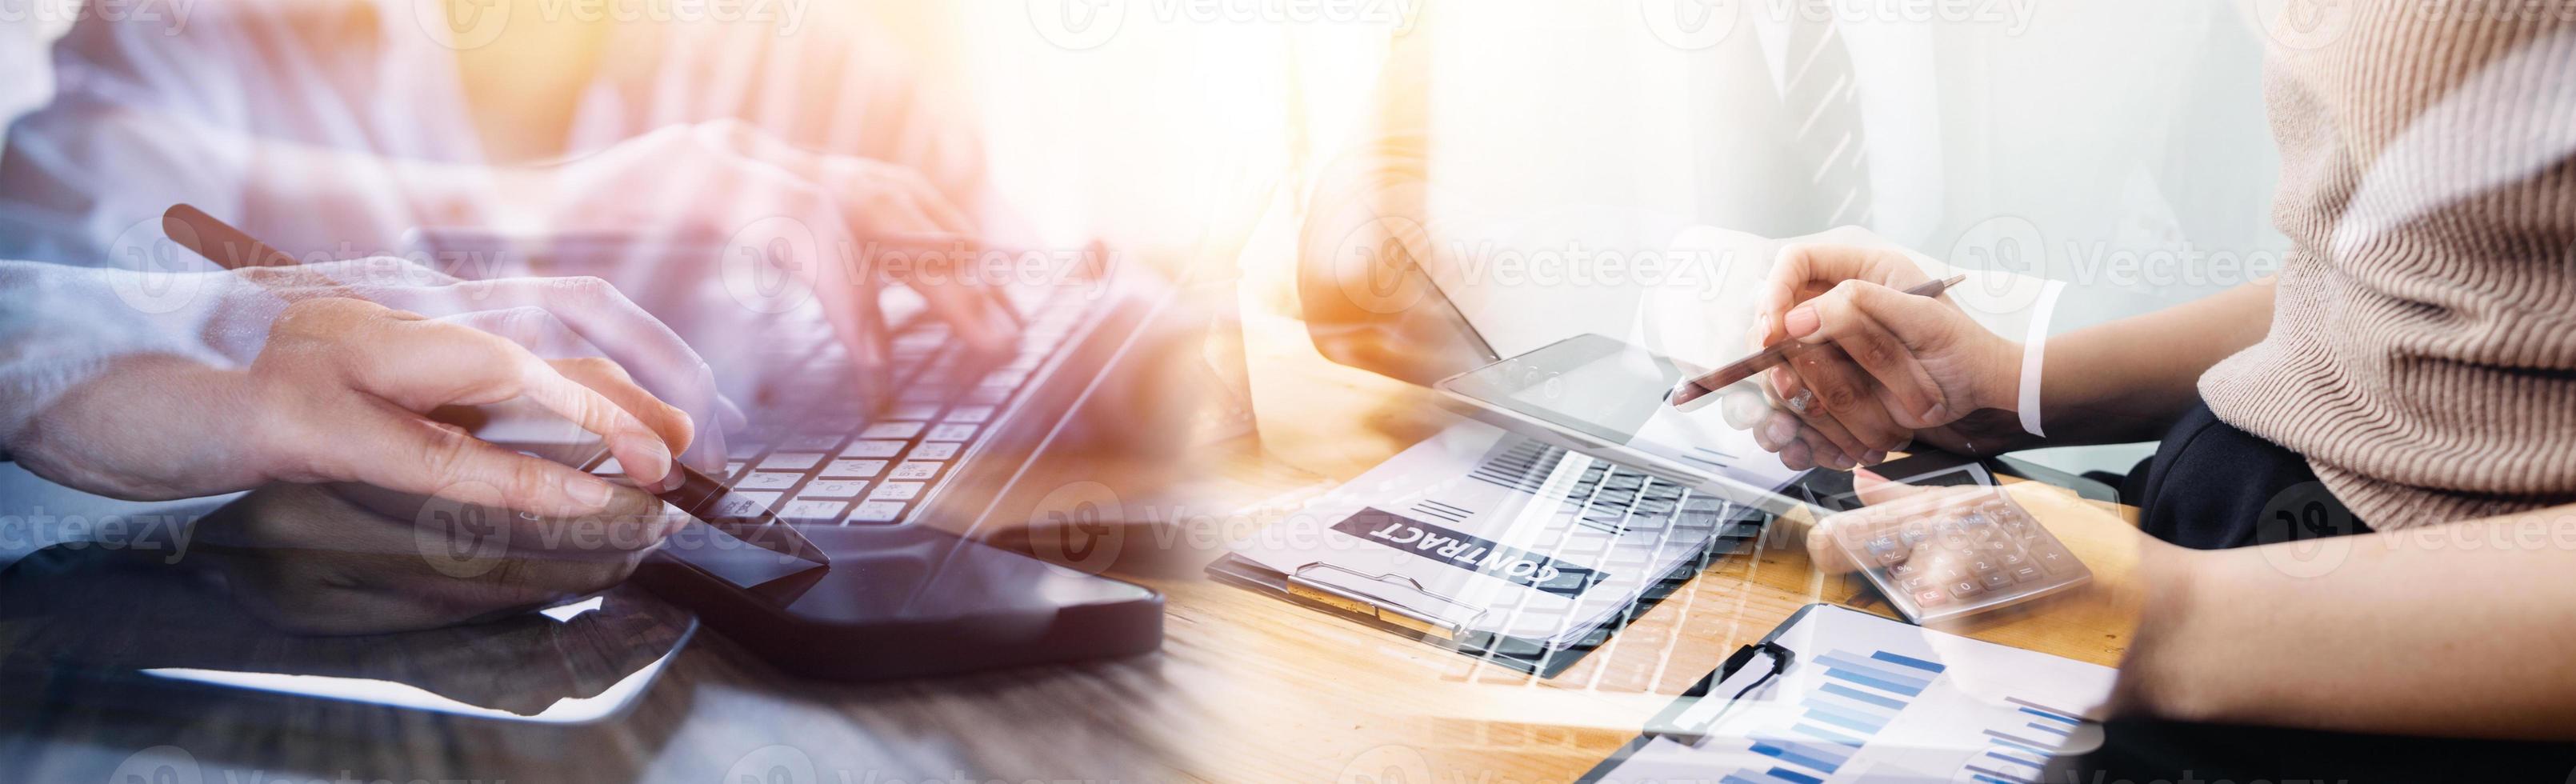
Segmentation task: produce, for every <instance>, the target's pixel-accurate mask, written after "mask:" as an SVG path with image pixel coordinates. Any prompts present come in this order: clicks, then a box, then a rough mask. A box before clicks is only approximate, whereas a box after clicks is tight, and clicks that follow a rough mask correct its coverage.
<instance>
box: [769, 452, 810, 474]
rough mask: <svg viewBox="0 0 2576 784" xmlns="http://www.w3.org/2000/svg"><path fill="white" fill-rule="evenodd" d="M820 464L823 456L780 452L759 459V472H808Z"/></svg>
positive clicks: (808, 453)
mask: <svg viewBox="0 0 2576 784" xmlns="http://www.w3.org/2000/svg"><path fill="white" fill-rule="evenodd" d="M822 462H823V456H822V455H820V454H816V453H813V452H780V453H778V454H774V455H770V456H768V457H765V458H761V460H760V470H763V471H808V470H812V469H813V468H814V466H816V465H818V464H821V463H822Z"/></svg>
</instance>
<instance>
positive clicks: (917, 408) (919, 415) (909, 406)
mask: <svg viewBox="0 0 2576 784" xmlns="http://www.w3.org/2000/svg"><path fill="white" fill-rule="evenodd" d="M936 416H939V404H937V403H905V404H902V405H899V406H895V407H894V408H893V409H891V410H889V411H887V412H886V418H887V419H930V418H933V417H936Z"/></svg>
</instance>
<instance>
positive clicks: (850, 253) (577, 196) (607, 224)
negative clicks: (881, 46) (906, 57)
mask: <svg viewBox="0 0 2576 784" xmlns="http://www.w3.org/2000/svg"><path fill="white" fill-rule="evenodd" d="M542 179H543V180H544V181H545V185H543V186H542V187H543V189H544V190H545V191H546V192H547V193H549V194H550V195H549V196H548V197H547V198H548V199H550V201H549V204H548V206H547V207H545V208H544V209H545V210H546V211H547V212H548V214H552V215H555V216H558V217H557V218H556V219H555V220H554V221H553V222H554V223H555V224H556V228H562V229H575V230H608V231H634V230H637V229H638V227H644V228H645V229H646V230H650V231H658V232H670V233H674V234H679V233H689V232H696V233H703V234H709V235H714V236H722V237H726V238H728V241H727V243H726V247H725V250H724V253H725V254H727V256H726V258H723V259H717V260H713V261H717V262H719V263H720V264H721V265H722V267H723V270H722V273H721V274H725V275H730V276H733V278H734V279H731V280H728V281H727V283H728V285H740V284H748V285H750V286H757V285H758V284H757V283H756V282H752V281H748V280H744V279H746V278H752V277H755V276H759V275H764V274H768V273H769V272H770V270H769V269H766V268H770V267H774V268H776V269H777V271H778V272H783V273H785V274H787V275H790V276H792V277H794V278H795V279H796V280H797V281H798V282H799V283H801V284H802V285H804V286H806V287H808V288H809V289H810V290H811V291H812V292H813V293H814V295H815V296H816V297H817V298H818V299H819V300H820V301H821V304H822V306H823V310H824V313H825V315H826V316H827V317H828V318H829V319H830V320H831V322H832V326H833V329H834V331H835V333H836V334H837V335H838V336H839V337H840V339H841V342H842V344H843V346H844V347H846V348H847V349H848V350H849V352H850V355H851V358H852V360H853V362H854V364H856V365H857V366H858V370H859V372H860V374H861V377H860V378H859V379H857V380H858V381H860V382H861V383H862V388H863V389H867V388H874V387H876V386H878V385H880V384H881V383H882V380H883V374H884V368H885V365H886V364H887V362H888V359H887V355H888V353H889V352H888V350H887V347H886V345H885V340H886V334H885V324H884V323H883V316H882V315H881V314H880V312H879V310H878V302H877V294H878V290H877V288H876V285H877V279H878V277H879V276H881V275H882V276H884V277H886V278H888V279H892V280H897V281H900V282H903V283H905V284H906V285H908V286H910V287H911V288H912V289H914V290H915V291H917V292H919V293H920V294H921V295H922V297H923V299H924V300H926V301H927V302H928V304H929V306H930V309H931V311H932V312H933V313H934V314H936V315H938V316H939V317H940V318H941V319H942V320H945V321H947V322H948V323H949V324H950V325H951V326H952V327H953V328H954V329H955V332H956V334H957V335H958V337H959V338H960V339H962V340H964V341H965V342H966V343H967V345H969V346H971V347H973V348H975V349H978V350H981V351H983V352H986V353H997V352H1000V351H1002V350H1003V349H1005V348H1006V347H1008V346H1010V345H1012V344H1013V342H1014V341H1016V340H1017V338H1018V330H1019V327H1020V324H1019V322H1018V318H1017V316H1016V314H1015V313H1014V312H1013V311H1012V310H1011V309H1010V307H1009V304H1008V302H1007V301H1006V300H1004V299H1003V298H1002V295H1001V292H1000V289H999V288H997V287H996V286H994V285H991V284H993V283H997V282H998V281H986V280H980V279H978V278H977V277H976V276H975V274H974V273H976V272H977V271H978V265H976V264H974V263H973V262H975V261H977V260H978V259H979V258H980V256H981V254H982V248H981V246H980V245H979V244H978V242H977V239H976V236H977V230H976V227H975V225H974V224H973V222H971V221H970V220H968V219H967V217H966V214H965V212H964V211H963V210H960V209H958V208H957V207H956V206H955V205H953V204H951V203H949V201H948V200H947V198H946V197H945V196H943V195H941V194H940V192H939V191H938V190H937V189H936V188H935V187H933V186H932V185H931V184H930V183H929V181H928V180H927V179H925V178H924V177H922V176H921V175H920V174H919V173H918V172H916V171H914V170H912V169H909V168H905V167H902V166H898V165H895V164H890V163H885V162H882V161H874V160H868V159H865V158H858V157H853V156H846V155H833V154H828V153H819V152H813V151H809V150H804V149H800V148H797V147H795V146H793V145H789V144H786V143H784V142H781V141H779V140H777V139H775V138H773V137H770V136H768V135H767V134H765V133H763V132H761V131H760V130H758V129H757V128H754V127H752V126H750V125H747V124H744V123H741V122H738V121H717V122H711V123H705V124H699V125H691V126H677V127H672V128H665V129H662V130H659V131H655V132H652V133H649V134H645V135H643V136H640V137H636V138H634V139H631V140H628V141H626V142H624V143H621V144H618V145H616V146H614V147H611V148H609V149H607V150H604V151H602V152H600V153H598V154H596V155H591V156H587V157H583V158H580V159H576V160H573V161H570V162H567V163H565V164H563V165H561V166H559V167H555V168H553V169H549V170H547V171H546V172H545V173H544V176H543V178H542Z"/></svg>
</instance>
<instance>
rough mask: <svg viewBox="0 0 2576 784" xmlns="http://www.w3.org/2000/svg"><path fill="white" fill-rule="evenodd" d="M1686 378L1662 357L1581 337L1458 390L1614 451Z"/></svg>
mask: <svg viewBox="0 0 2576 784" xmlns="http://www.w3.org/2000/svg"><path fill="white" fill-rule="evenodd" d="M1682 378H1683V371H1682V369H1681V367H1680V366H1677V365H1675V364H1673V362H1672V360H1668V359H1665V358H1663V357H1661V356H1657V355H1656V354H1655V353H1654V352H1651V351H1647V350H1646V349H1644V348H1641V347H1638V346H1634V345H1630V344H1628V343H1624V342H1621V341H1618V340H1615V339H1612V338H1608V337H1603V336H1600V335H1580V336H1576V337H1572V338H1567V339H1565V340H1561V341H1557V342H1556V343H1552V344H1549V345H1548V346H1547V347H1545V348H1541V349H1539V350H1537V351H1532V352H1530V353H1527V354H1522V355H1520V356H1517V357H1513V358H1511V359H1508V360H1504V361H1502V362H1497V363H1494V364H1491V365H1487V366H1485V367H1483V368H1480V369H1477V370H1475V371H1473V372H1470V373H1468V374H1466V375H1462V376H1459V377H1457V378H1455V379H1452V380H1450V381H1449V383H1448V384H1447V385H1445V386H1446V387H1447V388H1448V389H1449V390H1450V391H1452V392H1456V393H1458V394H1461V395H1466V396H1468V397H1473V398H1476V399H1478V400H1483V401H1486V402H1488V403H1492V404H1494V405H1497V406H1501V407H1503V408H1506V409H1510V410H1511V411H1513V412H1515V413H1519V414H1523V415H1527V416H1530V417H1534V418H1537V419H1540V420H1542V421H1545V422H1548V423H1549V424H1553V425H1557V426H1559V427H1563V428H1566V429H1568V430H1573V431H1576V432H1580V433H1583V434H1585V435H1588V436H1591V437H1593V438H1597V439H1600V440H1602V441H1605V442H1608V443H1611V444H1620V445H1624V444H1627V443H1628V442H1629V441H1630V440H1631V439H1634V438H1636V436H1637V432H1638V431H1639V430H1640V429H1641V428H1643V427H1645V425H1646V422H1647V420H1650V419H1653V418H1654V416H1655V413H1656V411H1658V410H1659V409H1662V408H1663V407H1664V393H1665V392H1667V391H1669V390H1671V389H1672V388H1673V386H1674V385H1676V384H1679V383H1681V381H1682Z"/></svg>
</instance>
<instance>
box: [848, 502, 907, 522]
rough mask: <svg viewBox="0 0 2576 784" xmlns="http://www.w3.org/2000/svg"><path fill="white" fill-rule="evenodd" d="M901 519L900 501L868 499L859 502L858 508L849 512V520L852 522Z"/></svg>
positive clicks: (901, 503) (901, 506) (901, 504)
mask: <svg viewBox="0 0 2576 784" xmlns="http://www.w3.org/2000/svg"><path fill="white" fill-rule="evenodd" d="M901 519H903V502H901V501H869V502H867V503H863V504H860V505H859V508H857V509H855V510H851V512H850V522H853V523H891V522H894V521H897V520H901Z"/></svg>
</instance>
